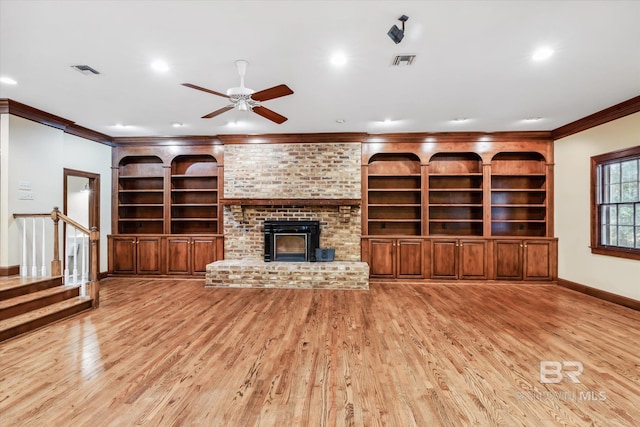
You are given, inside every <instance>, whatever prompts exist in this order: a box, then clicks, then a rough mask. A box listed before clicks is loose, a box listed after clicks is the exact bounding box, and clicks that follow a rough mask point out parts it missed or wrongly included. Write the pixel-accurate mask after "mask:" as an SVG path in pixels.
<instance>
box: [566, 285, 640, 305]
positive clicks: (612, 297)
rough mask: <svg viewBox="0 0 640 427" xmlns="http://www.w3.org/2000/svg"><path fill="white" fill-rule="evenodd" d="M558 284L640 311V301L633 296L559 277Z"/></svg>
mask: <svg viewBox="0 0 640 427" xmlns="http://www.w3.org/2000/svg"><path fill="white" fill-rule="evenodd" d="M558 286H562V287H563V288H567V289H571V290H573V291H577V292H580V293H583V294H586V295H590V296H592V297H595V298H598V299H601V300H605V301H609V302H612V303H614V304H618V305H622V306H625V307H628V308H632V309H634V310H637V311H640V301H638V300H635V299H633V298H628V297H624V296H622V295H617V294H614V293H611V292H607V291H603V290H601V289H596V288H592V287H590V286H586V285H581V284H580V283H576V282H572V281H570V280H565V279H558Z"/></svg>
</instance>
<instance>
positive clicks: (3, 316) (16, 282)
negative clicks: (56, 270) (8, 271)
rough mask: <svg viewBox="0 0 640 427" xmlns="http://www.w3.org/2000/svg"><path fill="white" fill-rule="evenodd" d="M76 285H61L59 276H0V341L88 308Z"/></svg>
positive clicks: (86, 300) (89, 306) (89, 303)
mask: <svg viewBox="0 0 640 427" xmlns="http://www.w3.org/2000/svg"><path fill="white" fill-rule="evenodd" d="M91 305H92V301H91V298H89V297H81V296H80V286H79V285H78V286H64V285H63V284H62V277H61V276H57V277H41V278H23V277H16V276H14V277H8V278H3V279H0V341H5V340H8V339H9V338H12V337H15V336H17V335H20V334H23V333H25V332H29V331H32V330H34V329H37V328H40V327H42V326H45V325H48V324H50V323H53V322H55V321H58V320H60V319H64V318H66V317H69V316H72V315H74V314H76V313H79V312H81V311H85V310H88V309H90V308H91Z"/></svg>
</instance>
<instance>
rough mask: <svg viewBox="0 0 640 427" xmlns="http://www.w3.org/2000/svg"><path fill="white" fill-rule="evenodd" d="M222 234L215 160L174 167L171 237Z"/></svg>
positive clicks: (186, 160) (177, 162)
mask: <svg viewBox="0 0 640 427" xmlns="http://www.w3.org/2000/svg"><path fill="white" fill-rule="evenodd" d="M193 233H205V234H217V233H218V165H217V162H216V159H215V158H213V156H208V155H183V156H178V157H176V158H175V159H173V161H172V163H171V234H193Z"/></svg>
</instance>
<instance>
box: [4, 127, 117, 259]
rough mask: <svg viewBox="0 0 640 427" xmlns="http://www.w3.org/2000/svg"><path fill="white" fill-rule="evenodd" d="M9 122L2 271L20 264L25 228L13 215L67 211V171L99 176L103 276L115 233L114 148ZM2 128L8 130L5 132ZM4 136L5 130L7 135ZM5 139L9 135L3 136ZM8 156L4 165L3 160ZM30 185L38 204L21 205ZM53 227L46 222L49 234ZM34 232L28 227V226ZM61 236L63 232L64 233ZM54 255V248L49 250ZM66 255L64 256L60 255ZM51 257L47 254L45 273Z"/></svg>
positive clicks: (5, 144)
mask: <svg viewBox="0 0 640 427" xmlns="http://www.w3.org/2000/svg"><path fill="white" fill-rule="evenodd" d="M3 116H8V120H6V119H4V120H3V122H2V123H3V125H4V124H5V123H7V122H8V137H7V136H6V135H5V137H6V138H8V144H7V142H6V141H3V148H5V147H6V149H5V150H4V151H3V153H2V156H3V160H8V161H7V162H3V165H4V164H8V166H7V167H6V170H4V169H3V170H2V171H0V172H1V178H0V180H2V181H3V184H6V186H3V187H2V188H7V190H6V191H7V194H6V196H5V195H3V199H4V198H5V197H6V199H7V202H6V203H5V205H2V206H0V209H1V210H2V214H0V218H3V217H4V218H6V220H5V221H3V223H2V224H0V238H1V239H2V244H1V245H0V248H6V249H5V252H6V253H4V254H2V257H0V259H2V260H3V264H2V265H5V266H7V265H19V264H20V263H21V251H20V240H21V236H22V225H21V224H20V223H19V221H16V220H14V219H13V216H12V215H13V214H14V213H46V212H51V210H52V209H53V207H54V206H59V207H60V208H61V209H62V205H63V201H64V200H63V193H64V190H63V185H64V183H63V179H64V178H63V169H64V168H70V169H77V170H81V171H86V172H92V173H97V174H100V184H101V190H100V194H101V200H100V239H101V245H100V246H101V247H100V271H106V269H107V238H106V236H107V234H109V233H110V232H111V147H109V146H106V145H104V144H99V143H96V142H93V141H90V140H86V139H83V138H79V137H76V136H73V135H69V134H65V133H64V132H63V131H61V130H59V129H55V128H53V127H50V126H46V125H42V124H39V123H36V122H33V121H30V120H26V119H23V118H20V117H17V116H12V115H3ZM3 127H4V126H3ZM3 131H6V129H3ZM5 133H6V132H5ZM5 156H6V159H5ZM22 181H25V182H29V183H30V184H31V189H32V190H31V191H32V192H33V195H34V200H19V191H20V190H19V188H18V186H19V184H20V182H22ZM50 223H51V221H48V222H47V228H48V229H50V228H52V227H51V224H50ZM28 230H30V226H28ZM60 232H61V233H62V227H60ZM46 250H47V251H51V252H52V250H51V245H50V244H47V245H46ZM61 253H62V252H61ZM51 257H52V254H48V261H47V268H49V267H50V261H51Z"/></svg>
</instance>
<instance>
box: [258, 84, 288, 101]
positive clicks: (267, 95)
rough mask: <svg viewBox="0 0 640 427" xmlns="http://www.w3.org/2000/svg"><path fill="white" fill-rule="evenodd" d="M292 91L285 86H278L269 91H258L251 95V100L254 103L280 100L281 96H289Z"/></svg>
mask: <svg viewBox="0 0 640 427" xmlns="http://www.w3.org/2000/svg"><path fill="white" fill-rule="evenodd" d="M292 93H293V91H292V90H291V89H289V86H287V85H278V86H274V87H271V88H269V89H264V90H261V91H258V92H256V93H254V94H253V95H251V99H253V100H255V101H267V100H269V99H274V98H280V97H281V96H287V95H291V94H292Z"/></svg>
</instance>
